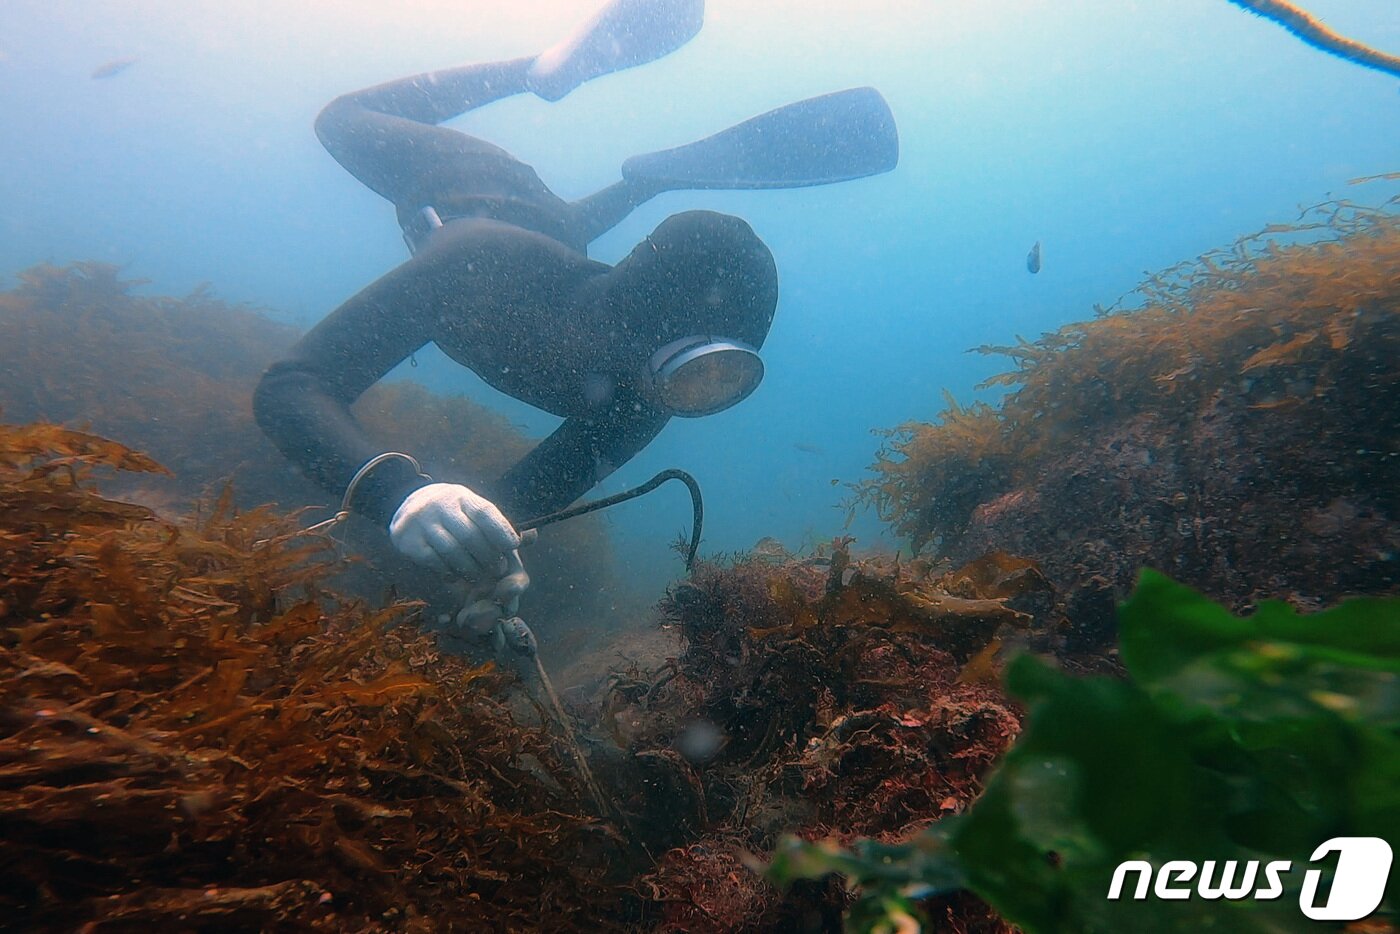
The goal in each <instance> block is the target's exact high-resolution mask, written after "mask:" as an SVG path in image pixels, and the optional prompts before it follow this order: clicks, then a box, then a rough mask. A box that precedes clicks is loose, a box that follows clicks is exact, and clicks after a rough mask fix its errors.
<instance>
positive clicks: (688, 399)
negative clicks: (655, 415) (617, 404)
mask: <svg viewBox="0 0 1400 934" xmlns="http://www.w3.org/2000/svg"><path fill="white" fill-rule="evenodd" d="M762 379H763V361H762V360H761V359H760V358H759V356H758V354H757V353H755V352H754V351H753V350H752V349H750V348H749V347H747V346H745V345H742V344H739V343H738V342H737V341H709V342H705V343H701V344H699V345H698V346H695V345H692V346H691V347H689V348H688V349H685V350H682V351H681V352H679V353H676V354H674V355H673V356H671V357H670V358H669V359H667V360H665V361H664V362H662V364H661V366H660V367H659V368H658V370H657V373H656V386H657V390H658V392H659V393H660V396H661V402H662V404H663V405H665V406H666V407H667V408H668V409H670V410H671V411H672V412H674V413H675V414H677V415H684V416H700V415H712V414H714V413H715V412H719V411H723V410H724V409H727V408H729V407H730V406H731V405H734V404H735V403H737V402H739V401H741V400H742V399H744V398H745V397H746V396H748V395H749V393H751V392H753V391H754V390H755V389H756V388H758V384H759V382H760V381H762Z"/></svg>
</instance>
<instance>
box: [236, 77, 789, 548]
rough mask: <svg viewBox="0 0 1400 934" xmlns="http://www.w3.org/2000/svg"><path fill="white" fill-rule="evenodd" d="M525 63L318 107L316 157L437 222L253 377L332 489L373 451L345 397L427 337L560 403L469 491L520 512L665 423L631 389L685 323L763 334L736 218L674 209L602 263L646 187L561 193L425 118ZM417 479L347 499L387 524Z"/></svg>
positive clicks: (603, 466) (547, 504) (368, 482)
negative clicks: (405, 255)
mask: <svg viewBox="0 0 1400 934" xmlns="http://www.w3.org/2000/svg"><path fill="white" fill-rule="evenodd" d="M530 62H531V60H530V59H520V60H517V61H512V62H504V63H497V64H488V65H472V66H467V67H464V68H456V69H450V70H447V71H442V72H435V73H432V74H429V75H421V76H418V77H416V78H408V79H404V80H402V81H396V82H392V83H390V84H386V85H381V86H379V87H375V88H370V89H368V90H365V91H360V92H357V93H354V94H349V95H346V96H344V97H341V98H338V99H337V100H335V101H334V102H332V103H331V104H330V105H329V106H328V107H327V108H326V109H325V110H324V111H323V112H322V113H321V116H320V117H319V118H318V120H317V123H316V131H317V135H318V136H319V137H320V139H321V141H322V142H323V143H324V144H325V146H326V148H327V149H328V150H329V151H330V153H331V155H333V156H334V157H335V158H336V160H337V161H339V162H340V164H341V165H343V166H344V167H345V168H346V169H348V170H349V171H350V172H351V173H352V174H353V175H355V177H356V178H358V179H360V180H361V181H362V182H364V183H365V184H366V185H368V186H369V187H370V188H371V189H373V190H374V191H375V192H377V193H379V194H380V195H382V196H383V197H385V198H387V199H389V200H390V201H392V202H393V203H394V205H395V207H396V208H397V209H398V214H399V220H400V223H401V224H405V225H406V224H409V223H410V222H411V221H412V220H413V218H414V217H415V216H416V215H417V214H418V213H419V212H420V211H421V209H423V208H424V207H432V208H433V209H435V210H436V212H437V213H438V214H439V215H440V217H441V218H442V220H443V221H444V225H445V226H443V227H442V228H439V229H437V230H436V231H435V232H433V233H432V234H430V235H429V236H427V237H426V238H424V239H423V240H422V241H420V243H419V248H418V250H417V252H416V253H415V255H414V256H413V258H412V259H410V260H409V261H408V262H406V263H404V264H403V265H401V266H399V267H397V268H396V269H394V270H393V271H391V272H390V273H388V274H387V275H385V276H384V277H382V278H380V279H379V280H378V281H376V282H374V283H372V284H371V285H369V286H368V287H367V288H365V289H364V290H363V291H361V292H360V293H358V294H357V295H355V296H354V297H353V298H351V299H350V300H349V301H347V302H346V303H345V304H344V305H342V306H341V307H340V308H338V309H337V310H336V311H335V312H333V313H332V314H331V315H330V316H328V317H327V318H326V319H325V320H324V321H322V322H321V323H320V324H318V325H317V326H316V327H315V328H313V329H312V330H311V331H310V332H309V333H307V334H306V335H305V337H303V338H302V339H301V341H299V342H298V343H297V345H296V346H295V347H294V348H293V349H292V351H291V353H290V355H289V357H288V358H287V359H286V360H283V361H281V362H278V363H276V364H274V365H273V366H272V367H271V368H269V370H268V372H267V373H266V374H265V375H264V377H263V379H262V382H261V383H260V384H259V386H258V388H257V392H256V394H255V396H254V411H255V413H256V416H257V420H258V423H259V425H261V426H262V428H263V430H264V431H265V432H266V433H267V434H268V436H269V437H270V438H271V439H272V440H273V442H274V443H275V444H276V445H277V447H278V448H279V449H280V450H281V451H282V452H283V453H284V454H285V455H286V456H287V457H289V458H290V459H291V460H293V461H294V462H296V463H297V464H299V465H300V466H301V467H302V468H303V469H304V470H305V471H306V472H307V473H308V474H309V475H310V476H311V477H313V478H314V479H315V480H316V481H317V482H318V483H320V484H321V485H322V486H324V487H325V488H326V489H327V490H330V491H332V492H334V493H336V494H339V493H341V492H343V491H344V490H345V488H346V485H347V484H348V483H349V481H350V479H351V477H352V476H353V475H354V473H355V472H356V471H357V470H358V469H359V468H360V467H361V466H362V465H363V464H364V463H365V462H366V461H368V460H369V459H370V458H372V457H373V456H374V455H376V454H379V453H381V452H382V451H383V450H384V448H383V446H382V445H379V444H376V443H375V442H374V441H373V440H372V439H370V438H369V437H368V436H366V435H365V433H364V432H363V431H362V430H361V428H360V427H359V426H358V425H357V424H356V422H355V420H354V419H353V417H352V416H351V414H350V411H349V406H350V404H351V403H352V402H354V401H355V399H357V398H358V397H359V396H360V394H361V393H363V392H364V391H365V390H366V389H368V388H369V387H370V386H371V385H373V384H374V383H375V382H376V381H378V380H379V379H380V378H381V377H382V376H384V374H385V373H387V372H388V371H389V370H391V369H392V368H393V367H394V366H396V365H397V364H398V363H400V362H401V361H403V360H404V359H407V358H408V356H409V355H410V354H412V353H413V352H414V351H415V350H417V349H419V348H420V347H422V346H424V345H425V344H428V343H436V344H437V345H438V346H439V347H440V348H442V350H443V351H444V352H445V353H447V354H448V355H449V356H450V357H452V358H453V359H454V360H456V361H458V362H459V363H462V364H463V365H465V366H467V367H470V368H471V369H472V370H474V371H475V372H476V373H477V374H478V375H479V376H481V378H482V379H483V380H485V381H486V382H487V383H489V384H490V385H492V386H494V387H495V388H497V389H499V390H501V391H502V392H505V393H508V394H509V395H511V396H514V397H515V398H517V399H521V400H523V401H525V402H528V403H530V404H532V405H535V406H537V407H539V408H541V409H543V410H545V411H547V412H550V413H553V414H555V415H558V416H561V417H563V418H564V422H563V424H562V425H560V426H559V428H558V429H557V430H556V431H555V432H554V433H553V434H551V435H550V436H549V437H548V438H547V439H545V440H544V441H543V442H541V443H540V444H539V445H538V446H537V447H536V448H535V449H534V450H533V451H531V452H530V453H529V454H528V455H527V456H526V457H525V458H524V459H523V460H521V461H520V463H518V464H517V465H516V466H515V467H513V468H512V469H511V470H510V471H508V472H507V473H506V475H505V476H504V477H502V478H501V479H500V481H499V482H497V483H495V484H492V485H490V486H488V487H487V488H486V489H483V490H481V491H480V492H482V493H483V494H484V495H486V496H488V497H489V498H491V499H492V500H493V501H494V502H495V503H496V504H497V505H498V506H499V507H500V509H501V510H502V512H504V513H505V514H506V516H507V517H508V518H510V519H512V520H514V521H517V522H519V521H523V520H524V519H527V518H530V517H532V516H535V515H538V514H541V513H545V512H550V511H553V510H556V509H559V508H562V507H564V506H566V505H568V504H569V503H570V502H572V501H573V500H574V499H576V498H577V497H579V496H580V495H582V494H583V493H585V492H586V491H587V490H588V489H589V488H591V487H592V486H593V485H594V484H595V483H597V482H598V481H599V480H600V479H601V478H602V477H603V476H606V475H607V473H608V472H610V471H611V470H612V469H614V468H616V467H617V466H619V465H621V464H622V463H624V462H626V461H627V460H629V459H630V458H631V457H633V456H634V455H635V454H636V453H637V452H638V451H640V450H641V449H642V448H643V447H645V446H646V444H647V443H648V442H650V441H651V439H652V438H654V437H655V436H656V434H657V433H658V432H659V431H660V430H661V428H662V427H663V426H664V425H665V423H666V421H667V418H668V416H667V415H666V414H665V413H664V412H663V411H661V410H660V409H659V408H657V407H656V406H654V405H653V404H651V403H650V402H648V401H647V399H646V396H645V393H644V392H642V391H641V389H640V388H639V387H640V385H641V380H642V379H643V378H644V374H645V373H646V362H647V360H648V358H649V357H650V355H651V354H652V353H653V352H654V351H655V350H656V348H658V347H660V346H661V345H663V344H665V343H667V342H669V341H671V340H676V339H678V338H681V337H686V336H689V335H692V334H715V335H723V336H725V337H730V338H738V339H740V340H743V341H746V342H748V343H750V344H752V345H753V346H755V347H757V346H759V345H761V344H762V342H763V339H764V337H765V336H766V335H767V333H768V328H769V325H770V324H771V322H772V316H773V311H774V308H775V306H776V304H777V273H776V269H775V267H774V264H773V259H772V255H771V254H770V253H769V251H768V249H767V247H766V246H764V244H763V243H762V241H760V240H759V239H758V237H757V236H756V235H755V234H754V233H753V231H752V229H751V228H750V227H749V226H748V224H746V223H745V222H744V221H742V220H740V219H738V218H735V217H729V216H726V215H720V214H714V213H710V212H700V211H694V212H688V213H685V214H679V215H676V216H673V217H671V218H669V219H667V220H666V221H665V222H663V223H662V224H661V225H660V226H659V227H657V229H656V230H655V232H653V233H652V235H651V236H649V237H648V238H647V239H646V240H644V241H643V242H642V243H641V244H639V245H638V246H637V247H636V248H635V249H634V250H633V251H632V252H631V254H630V255H629V256H628V257H627V258H626V259H624V260H623V261H622V262H620V263H618V264H617V265H616V266H611V267H610V266H608V265H606V264H604V263H598V262H594V261H592V260H590V259H588V257H587V255H586V250H587V246H588V244H589V243H590V242H591V241H592V240H594V239H596V238H597V237H598V236H600V235H602V234H603V233H605V232H606V231H608V230H609V229H611V228H612V227H613V226H615V225H616V224H617V223H618V222H619V221H621V220H622V219H623V218H625V217H626V216H627V214H628V213H630V212H631V211H632V210H633V209H634V208H635V207H636V206H637V205H639V204H641V203H642V202H643V201H645V200H647V199H648V198H649V197H651V196H652V195H654V194H656V190H654V189H653V190H647V189H645V188H644V187H642V186H639V185H636V184H631V183H627V182H620V183H618V184H616V185H613V186H611V187H610V188H607V189H604V190H603V191H601V192H599V193H598V194H596V195H593V196H591V197H589V198H586V199H584V200H582V201H579V202H575V203H572V204H570V203H567V202H564V201H562V200H561V199H559V198H558V197H557V196H556V195H555V194H554V193H553V192H552V191H550V190H549V188H548V187H546V186H545V184H544V183H543V182H542V181H541V180H540V178H539V176H538V175H537V174H536V173H535V172H534V170H533V169H531V168H530V167H529V166H527V165H525V164H524V163H522V162H520V161H519V160H517V159H515V158H514V157H512V156H510V155H509V154H508V153H506V152H505V151H504V150H502V149H500V148H498V147H496V146H493V145H491V144H490V143H486V142H484V141H482V140H478V139H475V138H473V137H470V136H467V135H465V134H463V133H459V132H457V131H455V130H449V129H446V128H444V127H439V126H436V125H435V124H437V123H439V122H441V121H444V120H447V119H449V118H451V117H454V116H456V115H458V114H460V113H463V112H465V111H467V110H470V109H472V108H474V107H479V106H481V105H483V104H486V103H489V102H491V101H494V100H497V99H499V98H502V97H506V96H509V95H511V94H517V93H521V92H522V91H524V90H525V73H526V70H527V69H528V67H529V65H530ZM408 453H412V452H408ZM445 479H450V478H445ZM424 483H425V481H424V480H422V479H421V478H420V477H418V476H417V475H416V474H415V473H414V472H413V470H412V469H411V468H410V467H409V466H408V465H407V463H405V462H403V461H400V460H391V461H387V462H385V463H383V464H382V465H380V466H379V467H376V468H375V469H374V471H372V472H371V473H370V474H369V476H367V477H366V479H365V480H364V481H362V483H361V485H360V486H359V487H358V488H357V490H356V493H355V497H354V502H353V504H352V505H353V507H354V508H355V509H356V511H358V512H360V513H362V514H364V515H367V516H369V517H371V518H373V519H376V520H378V521H381V522H387V521H388V519H389V518H390V517H391V516H392V514H393V512H394V510H395V509H396V508H397V507H398V505H399V503H401V502H402V500H403V498H404V497H405V496H407V495H408V494H409V493H410V492H412V491H413V490H414V489H416V488H418V487H419V486H422V485H423V484H424Z"/></svg>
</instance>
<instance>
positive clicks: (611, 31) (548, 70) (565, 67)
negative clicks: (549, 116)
mask: <svg viewBox="0 0 1400 934" xmlns="http://www.w3.org/2000/svg"><path fill="white" fill-rule="evenodd" d="M704 20H705V0H611V2H610V3H608V4H607V5H606V6H604V7H603V8H602V9H601V10H599V11H598V13H597V15H596V16H594V17H593V19H591V20H589V21H588V22H587V23H585V24H584V25H583V27H582V28H580V29H579V30H578V31H577V32H576V33H574V34H573V35H572V36H569V37H568V38H567V39H565V40H564V41H562V42H560V43H559V44H558V45H555V46H554V47H553V48H550V49H547V50H546V51H544V52H542V53H540V54H539V55H538V56H537V57H536V58H535V61H534V62H533V63H532V64H531V65H530V70H529V72H528V74H527V76H526V84H527V85H528V86H529V88H530V90H531V91H533V92H535V93H536V94H538V95H539V96H540V97H542V98H544V99H545V100H549V101H557V100H559V99H560V98H562V97H563V96H564V95H566V94H568V93H569V92H570V91H572V90H573V89H574V88H576V87H578V86H579V85H580V84H583V82H585V81H588V80H590V79H592V78H597V77H598V76H600V75H606V74H610V73H612V72H614V71H621V70H622V69H624V68H631V67H633V66H635V65H644V64H646V63H647V62H651V61H655V60H656V59H658V58H661V57H662V56H663V55H667V54H669V53H671V52H674V51H675V50H676V49H678V48H680V47H681V46H683V45H685V44H686V43H687V42H689V41H690V40H691V39H693V38H694V37H695V34H696V33H697V32H699V31H700V26H701V24H702V23H703V22H704Z"/></svg>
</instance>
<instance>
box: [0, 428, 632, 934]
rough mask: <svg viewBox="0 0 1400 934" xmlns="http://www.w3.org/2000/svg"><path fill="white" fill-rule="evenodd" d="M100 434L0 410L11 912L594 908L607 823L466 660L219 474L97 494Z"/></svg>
mask: <svg viewBox="0 0 1400 934" xmlns="http://www.w3.org/2000/svg"><path fill="white" fill-rule="evenodd" d="M100 469H120V470H125V471H139V472H143V473H148V474H157V473H159V472H160V471H161V470H162V468H161V467H160V466H159V465H157V464H156V463H155V462H154V461H152V460H150V459H149V458H147V457H145V456H144V455H141V454H139V453H137V452H134V451H132V450H130V449H128V448H125V447H123V446H121V445H119V444H116V443H114V442H110V441H106V440H104V439H101V438H99V437H96V436H93V435H90V434H86V433H81V432H74V431H71V430H68V429H63V428H60V427H57V426H53V425H36V426H29V427H25V428H16V427H12V426H0V543H2V545H0V621H2V622H3V630H0V711H3V713H0V868H3V882H0V912H3V914H4V917H5V918H6V923H8V924H15V925H16V926H17V927H20V928H23V929H27V930H36V929H45V930H75V929H78V928H80V927H82V926H83V925H91V926H92V927H91V928H89V929H96V930H133V931H135V930H158V929H164V930H173V929H181V930H188V929H211V928H212V929H239V930H250V929H263V930H270V929H313V928H314V929H323V930H483V929H497V930H504V929H525V928H533V927H535V926H536V925H538V924H540V923H545V922H547V923H548V926H549V927H551V928H552V929H559V930H563V929H567V928H568V927H569V926H570V923H571V922H570V920H569V916H568V913H569V912H581V913H583V915H584V916H586V917H588V919H589V920H588V921H587V926H588V927H589V928H590V929H595V930H596V929H598V927H599V925H600V924H601V923H603V921H604V919H606V918H607V917H608V916H609V912H610V911H613V910H615V907H616V905H617V903H618V900H619V899H620V897H621V896H620V894H619V891H618V890H617V889H616V888H614V884H613V882H612V881H610V880H609V879H608V873H607V869H606V863H607V860H608V859H609V857H610V854H612V853H614V852H615V848H614V844H613V843H612V842H611V841H612V837H611V836H610V835H609V833H608V832H607V831H606V828H603V827H601V826H600V825H598V824H597V822H596V821H594V820H593V819H591V818H589V817H588V816H586V815H587V806H586V805H585V804H584V803H583V799H582V797H581V794H580V790H579V789H578V788H577V787H576V782H575V779H574V777H573V775H574V773H573V771H572V770H571V769H570V768H569V766H568V764H567V762H564V761H561V759H560V757H559V754H558V753H557V752H556V745H555V744H554V743H553V742H552V741H551V740H550V739H549V737H548V736H547V735H546V734H545V733H544V732H542V731H541V730H540V729H538V728H532V727H526V726H522V725H520V724H519V723H517V722H516V721H515V720H514V719H513V718H512V717H511V715H510V714H509V712H508V710H507V708H506V706H505V704H504V703H503V701H502V700H501V698H500V695H499V691H498V688H499V678H498V676H496V675H495V674H493V673H492V671H491V668H490V666H489V665H487V666H485V667H475V668H474V667H471V666H470V665H469V664H468V663H466V662H465V661H463V660H462V659H458V658H453V657H449V656H444V655H442V654H440V653H439V652H438V651H437V650H436V649H435V648H434V646H433V644H432V642H431V640H430V639H428V638H427V637H425V636H423V635H421V634H420V633H419V631H418V630H417V628H416V627H414V626H411V625H410V626H400V625H397V624H398V623H399V622H400V621H402V620H405V619H406V618H408V617H411V616H412V615H413V613H414V606H413V605H394V606H390V607H388V608H386V609H384V610H380V611H374V612H371V611H369V610H367V609H366V608H365V607H363V606H361V605H359V604H355V603H349V602H345V601H342V600H338V599H337V598H335V597H334V596H333V595H331V594H329V593H327V592H326V591H325V589H324V586H323V584H324V580H325V576H326V573H327V570H328V561H329V560H330V558H329V555H330V552H331V551H332V549H330V548H328V543H327V542H326V541H325V540H324V539H320V538H315V537H306V536H294V535H290V534H289V533H290V532H291V531H292V527H291V524H290V523H289V522H287V521H286V520H279V519H276V518H274V517H273V516H272V514H271V513H270V512H268V511H267V510H256V511H253V512H250V513H243V514H239V513H238V512H237V511H236V510H235V509H234V507H233V505H232V503H231V501H230V498H229V497H227V496H225V497H223V498H222V499H221V500H220V502H218V503H217V504H215V506H214V507H213V508H212V509H211V510H210V511H209V512H208V513H207V515H206V517H205V518H204V519H203V521H202V522H201V523H200V524H199V525H198V526H194V525H190V524H184V523H182V524H177V523H173V522H169V521H166V520H163V519H160V518H158V517H157V516H156V515H155V514H154V513H152V512H151V510H149V509H148V508H146V507H143V506H137V505H131V504H127V503H122V502H118V501H115V500H111V499H107V498H104V497H102V496H100V495H98V494H97V493H95V492H94V491H93V490H92V489H91V487H90V479H91V475H92V473H93V472H94V471H95V470H100Z"/></svg>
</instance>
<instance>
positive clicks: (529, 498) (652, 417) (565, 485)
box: [492, 398, 669, 522]
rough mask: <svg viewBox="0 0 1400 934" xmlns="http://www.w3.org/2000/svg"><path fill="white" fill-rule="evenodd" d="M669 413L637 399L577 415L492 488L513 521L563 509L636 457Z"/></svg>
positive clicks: (656, 432) (620, 400)
mask: <svg viewBox="0 0 1400 934" xmlns="http://www.w3.org/2000/svg"><path fill="white" fill-rule="evenodd" d="M668 420H669V417H668V416H667V415H665V414H664V413H662V412H659V411H657V410H656V409H654V408H652V407H650V406H647V405H645V404H642V403H639V402H636V401H634V400H631V399H621V398H619V400H618V401H617V402H616V403H614V405H613V406H612V408H611V409H609V410H608V411H607V412H606V413H603V414H601V415H599V416H592V417H584V416H577V415H576V416H573V417H571V418H568V419H565V420H564V423H563V424H562V425H560V426H559V427H558V428H557V429H555V431H554V433H553V434H551V435H550V436H549V437H548V438H546V439H545V440H543V441H541V442H540V443H539V444H538V445H537V446H536V447H535V449H534V450H533V451H531V452H530V453H529V454H527V455H526V456H525V457H524V458H523V459H522V460H521V461H520V463H518V464H516V465H515V466H514V467H512V468H511V469H510V471H509V472H508V473H507V474H506V475H505V477H503V478H502V479H501V481H500V483H499V484H498V486H497V487H496V488H495V489H493V490H492V492H493V493H494V494H495V495H496V497H497V498H496V502H497V503H498V504H499V505H500V507H501V509H502V511H504V512H505V514H506V515H507V516H508V517H510V519H511V521H513V522H524V521H526V520H529V519H534V518H537V517H539V516H542V515H545V514H546V513H551V512H555V511H557V510H560V509H563V508H565V507H566V506H568V505H569V504H570V503H572V502H573V501H574V500H576V499H578V498H579V497H580V496H582V495H583V494H584V493H587V492H588V491H589V490H590V489H592V488H593V487H594V486H595V485H596V484H597V483H598V482H599V481H600V480H602V479H603V478H604V477H606V476H607V475H608V474H610V473H612V472H613V470H615V469H616V468H618V467H620V466H622V465H623V464H625V463H626V462H627V461H629V460H631V459H632V458H633V457H634V456H636V454H637V452H638V451H640V450H641V449H642V448H644V447H646V446H647V444H649V443H650V442H651V440H652V439H653V438H655V437H656V436H657V434H658V433H659V432H660V431H661V429H662V428H663V427H664V426H665V425H666V422H667V421H668Z"/></svg>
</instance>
